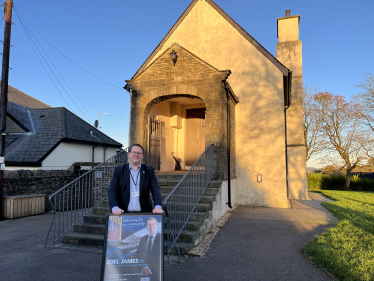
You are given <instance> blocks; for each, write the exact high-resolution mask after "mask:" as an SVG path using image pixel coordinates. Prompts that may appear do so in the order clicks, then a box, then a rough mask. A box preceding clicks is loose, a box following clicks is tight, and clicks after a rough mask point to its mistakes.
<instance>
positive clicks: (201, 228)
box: [62, 173, 221, 255]
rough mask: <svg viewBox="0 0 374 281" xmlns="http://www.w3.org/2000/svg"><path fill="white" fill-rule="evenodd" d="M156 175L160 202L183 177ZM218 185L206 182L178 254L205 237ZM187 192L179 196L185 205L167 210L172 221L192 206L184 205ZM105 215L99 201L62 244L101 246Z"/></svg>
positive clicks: (106, 209)
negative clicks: (203, 192)
mask: <svg viewBox="0 0 374 281" xmlns="http://www.w3.org/2000/svg"><path fill="white" fill-rule="evenodd" d="M156 176H157V178H158V181H159V185H160V187H161V196H162V199H163V200H164V199H165V198H166V197H167V195H168V194H169V193H170V192H171V191H172V190H173V188H174V187H175V185H176V184H177V183H178V182H179V180H180V179H181V178H182V177H183V173H180V174H177V175H175V174H172V173H166V174H162V173H158V174H156ZM220 184H221V182H220V181H211V182H210V183H209V185H208V187H207V189H206V192H205V194H204V195H203V196H202V197H201V199H200V201H199V203H198V204H197V211H194V212H193V213H192V214H191V216H190V219H189V221H188V222H187V223H186V226H185V229H184V230H183V231H182V233H181V235H180V236H179V238H178V242H177V245H178V247H179V250H180V252H181V254H182V255H185V254H187V253H188V251H189V250H190V249H191V248H192V247H194V246H195V245H196V244H198V242H200V241H201V240H202V239H203V236H204V233H205V234H206V232H207V231H208V230H207V226H206V225H207V224H209V223H207V221H208V220H209V219H210V218H211V210H212V208H213V202H214V201H215V200H216V194H218V192H219V187H220ZM189 192H193V189H191V188H188V187H184V188H183V191H182V193H185V194H187V195H185V198H184V199H182V200H183V201H185V202H183V203H178V205H177V206H174V208H175V210H169V212H171V211H173V215H174V218H178V216H179V215H180V216H182V210H184V209H185V208H186V207H192V206H193V205H192V203H189V202H188V201H189V198H191V199H192V195H188V193H189ZM107 213H110V208H109V203H108V201H103V202H102V204H100V206H99V207H96V208H94V209H93V210H92V211H91V212H90V213H88V214H87V215H85V216H84V218H83V220H82V221H81V222H79V223H77V224H75V225H74V227H73V231H74V232H71V233H67V234H65V235H64V236H63V237H62V245H71V247H83V248H85V249H86V248H87V247H89V246H91V247H92V246H95V247H98V248H100V247H103V246H104V233H105V223H106V214H107ZM173 223H176V224H179V223H180V224H182V222H179V221H173ZM167 226H168V223H167V222H164V235H165V242H164V246H165V254H166V249H167V240H166V237H167V233H168V229H167ZM66 247H69V246H66ZM170 254H171V255H175V254H178V251H177V249H176V247H174V248H173V249H172V251H171V253H170Z"/></svg>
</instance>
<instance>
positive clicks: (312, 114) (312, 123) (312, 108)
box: [303, 85, 327, 161]
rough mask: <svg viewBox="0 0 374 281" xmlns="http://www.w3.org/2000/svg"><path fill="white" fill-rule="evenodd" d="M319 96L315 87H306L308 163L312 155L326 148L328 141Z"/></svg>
mask: <svg viewBox="0 0 374 281" xmlns="http://www.w3.org/2000/svg"><path fill="white" fill-rule="evenodd" d="M317 94H318V91H317V90H316V87H315V85H312V86H311V87H308V86H304V110H303V113H304V143H305V146H306V161H308V160H309V159H310V158H311V156H312V155H316V154H318V153H321V152H322V151H323V150H324V149H325V148H326V145H327V143H326V139H325V138H324V134H323V131H322V130H321V123H322V115H321V114H320V111H319V107H318V103H317V101H316V100H315V99H314V96H316V95H317Z"/></svg>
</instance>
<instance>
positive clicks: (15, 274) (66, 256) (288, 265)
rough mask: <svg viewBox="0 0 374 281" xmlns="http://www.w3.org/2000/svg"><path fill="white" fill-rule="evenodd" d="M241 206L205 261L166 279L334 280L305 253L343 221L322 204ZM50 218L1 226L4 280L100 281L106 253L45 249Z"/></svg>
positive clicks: (173, 269) (173, 267) (170, 269)
mask: <svg viewBox="0 0 374 281" xmlns="http://www.w3.org/2000/svg"><path fill="white" fill-rule="evenodd" d="M310 196H311V197H312V198H313V199H314V201H298V200H293V201H292V203H293V209H276V208H258V207H256V208H253V207H246V206H239V207H238V208H236V210H235V211H234V212H233V213H232V215H231V217H230V219H229V220H228V221H227V223H226V224H225V226H224V228H223V229H221V230H220V231H219V232H218V234H217V235H216V237H215V238H214V240H213V241H212V243H211V245H210V249H209V250H208V251H207V252H206V254H205V256H204V257H202V258H194V257H188V258H186V259H185V260H184V261H183V263H182V264H178V263H170V264H168V263H165V280H181V281H184V280H186V281H187V280H188V281H191V280H215V281H216V280H298V281H299V280H332V279H331V278H330V277H329V276H328V275H326V274H325V273H324V272H323V271H321V270H320V269H318V268H316V267H315V266H314V265H312V264H310V263H309V262H308V261H306V260H305V259H304V257H303V254H302V253H301V252H300V248H301V247H302V246H303V245H305V244H306V243H308V242H309V241H310V240H311V239H312V238H313V236H314V235H316V234H320V233H322V232H323V231H324V230H325V229H326V228H327V227H332V226H334V225H335V224H336V223H337V222H338V221H337V219H336V218H335V217H334V216H332V215H331V213H329V212H328V211H326V210H325V209H324V208H323V207H322V206H321V205H320V203H321V202H323V201H326V200H327V199H326V198H324V197H323V196H322V195H320V194H317V193H310ZM51 221H52V215H51V214H44V215H40V216H33V217H27V218H21V219H16V220H6V221H3V222H0V245H1V247H0V280H13V281H17V280H30V281H34V280H35V281H36V280H54V281H59V280H99V279H100V266H101V258H102V256H101V254H97V253H96V254H95V253H84V252H77V251H69V250H64V249H51V248H44V240H45V237H46V233H47V231H48V228H49V226H50V223H51Z"/></svg>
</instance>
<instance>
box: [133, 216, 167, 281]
mask: <svg viewBox="0 0 374 281" xmlns="http://www.w3.org/2000/svg"><path fill="white" fill-rule="evenodd" d="M146 227H147V229H148V232H149V234H148V235H145V236H143V237H142V238H141V239H140V242H139V246H138V250H137V251H136V257H137V258H138V259H139V260H143V261H144V264H147V266H145V267H143V269H142V273H143V275H145V276H148V275H152V276H154V278H153V279H152V280H161V276H160V270H161V260H160V253H162V251H163V249H161V245H162V244H161V234H160V233H159V232H157V228H158V221H157V220H156V219H155V218H153V217H150V218H148V219H147V226H146Z"/></svg>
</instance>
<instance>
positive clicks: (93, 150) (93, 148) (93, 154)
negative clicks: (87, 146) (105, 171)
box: [92, 145, 98, 169]
mask: <svg viewBox="0 0 374 281" xmlns="http://www.w3.org/2000/svg"><path fill="white" fill-rule="evenodd" d="M95 147H98V145H94V146H93V147H92V169H93V167H94V163H95V162H94V160H95Z"/></svg>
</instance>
